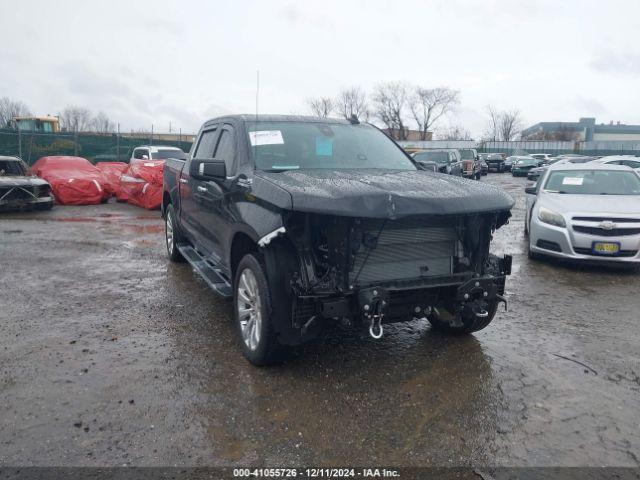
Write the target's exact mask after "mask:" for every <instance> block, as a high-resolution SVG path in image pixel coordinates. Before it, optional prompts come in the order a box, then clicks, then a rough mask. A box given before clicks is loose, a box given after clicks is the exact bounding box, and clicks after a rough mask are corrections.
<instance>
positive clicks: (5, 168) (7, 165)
mask: <svg viewBox="0 0 640 480" xmlns="http://www.w3.org/2000/svg"><path fill="white" fill-rule="evenodd" d="M26 174H27V172H26V170H25V168H24V164H23V163H22V162H19V161H15V160H0V175H2V176H21V175H26Z"/></svg>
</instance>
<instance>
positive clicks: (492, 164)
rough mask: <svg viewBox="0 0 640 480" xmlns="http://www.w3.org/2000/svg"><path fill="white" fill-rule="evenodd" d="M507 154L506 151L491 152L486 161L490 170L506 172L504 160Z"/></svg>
mask: <svg viewBox="0 0 640 480" xmlns="http://www.w3.org/2000/svg"><path fill="white" fill-rule="evenodd" d="M506 157H507V156H506V155H505V154H504V153H489V154H488V155H487V159H486V162H487V164H488V165H489V171H490V172H498V173H502V172H504V160H505V158H506Z"/></svg>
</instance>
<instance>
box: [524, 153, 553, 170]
mask: <svg viewBox="0 0 640 480" xmlns="http://www.w3.org/2000/svg"><path fill="white" fill-rule="evenodd" d="M529 156H530V157H533V158H535V159H536V160H538V161H539V162H540V165H539V166H540V167H541V166H542V165H548V164H549V161H550V160H551V159H552V158H553V155H551V154H549V153H531V154H530V155H529Z"/></svg>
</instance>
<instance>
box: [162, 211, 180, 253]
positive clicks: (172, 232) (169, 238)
mask: <svg viewBox="0 0 640 480" xmlns="http://www.w3.org/2000/svg"><path fill="white" fill-rule="evenodd" d="M164 239H165V245H166V246H167V256H168V257H169V260H171V261H172V262H176V263H182V262H184V257H183V256H182V254H181V253H180V250H178V246H177V244H178V243H182V242H183V239H182V235H181V234H180V230H179V229H178V223H177V222H176V214H175V212H174V210H173V205H169V206H168V207H167V214H166V215H165V217H164Z"/></svg>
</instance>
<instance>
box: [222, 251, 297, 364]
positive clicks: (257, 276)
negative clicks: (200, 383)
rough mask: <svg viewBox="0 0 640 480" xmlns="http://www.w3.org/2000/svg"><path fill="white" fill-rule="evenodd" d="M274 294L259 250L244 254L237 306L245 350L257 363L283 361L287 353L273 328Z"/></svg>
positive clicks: (237, 282)
mask: <svg viewBox="0 0 640 480" xmlns="http://www.w3.org/2000/svg"><path fill="white" fill-rule="evenodd" d="M272 306H273V304H272V295H271V291H270V289H269V283H268V281H267V277H266V275H265V267H264V264H263V263H262V262H261V260H260V259H259V257H258V256H257V255H256V254H253V253H249V254H247V255H245V256H244V257H242V260H240V263H238V267H237V268H236V273H235V277H234V281H233V309H234V318H235V323H236V328H237V330H238V337H239V340H240V346H241V348H242V354H243V355H244V356H245V358H246V359H247V360H249V362H250V363H251V364H253V365H255V366H257V367H262V366H266V365H273V364H276V363H279V362H281V361H282V360H283V359H284V356H285V355H284V354H285V353H286V350H285V347H284V346H283V345H282V344H280V342H279V341H278V336H277V333H276V331H275V330H274V328H273V319H272V313H273V311H274V310H273V308H272Z"/></svg>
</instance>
